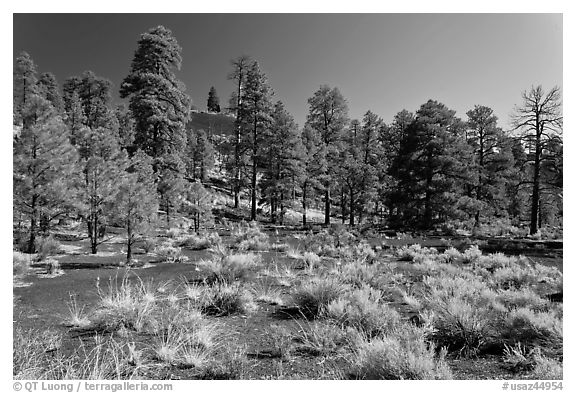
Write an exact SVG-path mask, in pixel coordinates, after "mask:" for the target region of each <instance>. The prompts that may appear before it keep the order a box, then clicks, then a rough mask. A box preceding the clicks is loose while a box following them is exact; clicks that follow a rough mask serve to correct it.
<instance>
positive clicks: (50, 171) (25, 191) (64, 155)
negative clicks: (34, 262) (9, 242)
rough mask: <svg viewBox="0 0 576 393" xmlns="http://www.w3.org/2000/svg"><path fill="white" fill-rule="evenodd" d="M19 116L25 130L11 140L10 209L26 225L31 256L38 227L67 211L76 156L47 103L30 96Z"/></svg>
mask: <svg viewBox="0 0 576 393" xmlns="http://www.w3.org/2000/svg"><path fill="white" fill-rule="evenodd" d="M19 116H20V117H21V118H22V119H25V122H26V124H27V127H25V128H23V129H22V132H21V133H20V135H19V136H18V138H15V139H14V190H13V198H14V209H15V210H16V211H18V212H19V213H21V214H23V215H24V216H25V217H27V219H28V221H29V238H28V239H29V240H28V252H34V248H35V238H36V234H37V232H38V230H39V226H40V225H41V224H42V226H44V229H47V227H49V225H50V222H51V221H52V220H54V219H56V218H58V217H60V216H62V215H63V214H66V213H68V212H69V211H70V205H71V200H70V184H69V180H70V178H71V177H72V174H73V173H74V166H73V163H74V162H75V160H76V158H75V157H76V156H75V150H74V149H73V147H72V146H71V145H70V142H69V138H68V130H67V127H66V125H65V124H64V123H63V122H62V119H61V118H60V117H59V116H57V115H56V113H55V111H54V108H53V107H52V106H51V105H50V103H49V102H48V101H47V100H45V99H44V98H42V97H40V96H38V95H30V96H29V97H28V98H27V99H26V105H25V107H24V108H22V111H21V113H20V115H19Z"/></svg>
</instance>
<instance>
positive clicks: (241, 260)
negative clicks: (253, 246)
mask: <svg viewBox="0 0 576 393" xmlns="http://www.w3.org/2000/svg"><path fill="white" fill-rule="evenodd" d="M260 260H261V257H260V255H256V254H252V253H248V254H230V255H223V256H222V255H215V256H214V258H213V259H210V260H207V261H201V262H200V264H199V265H200V266H201V267H202V268H203V269H205V270H206V271H207V272H208V277H207V278H206V282H207V283H209V284H213V283H220V284H224V283H226V284H232V283H234V282H235V281H243V280H247V279H248V278H249V277H251V276H252V274H253V273H254V269H255V268H256V267H257V266H258V264H259V262H260Z"/></svg>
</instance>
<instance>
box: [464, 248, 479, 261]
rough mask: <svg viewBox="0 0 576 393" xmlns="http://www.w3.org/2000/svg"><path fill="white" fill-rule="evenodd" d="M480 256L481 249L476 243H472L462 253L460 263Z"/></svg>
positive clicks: (475, 259)
mask: <svg viewBox="0 0 576 393" xmlns="http://www.w3.org/2000/svg"><path fill="white" fill-rule="evenodd" d="M481 256H482V251H480V249H479V248H478V246H477V245H473V246H471V247H470V248H468V249H467V250H466V251H464V252H463V253H462V263H473V262H476V261H477V260H478V259H480V257H481Z"/></svg>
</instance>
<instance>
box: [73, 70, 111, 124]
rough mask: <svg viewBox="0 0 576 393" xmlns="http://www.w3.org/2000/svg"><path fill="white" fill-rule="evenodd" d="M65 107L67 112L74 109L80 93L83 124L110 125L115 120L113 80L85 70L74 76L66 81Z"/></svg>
mask: <svg viewBox="0 0 576 393" xmlns="http://www.w3.org/2000/svg"><path fill="white" fill-rule="evenodd" d="M63 90H64V108H65V110H66V113H67V114H68V115H70V112H71V111H73V110H74V107H75V106H76V105H77V104H76V102H75V98H74V96H75V93H76V94H77V95H78V99H79V100H80V105H81V107H82V119H83V125H85V126H86V127H88V128H91V129H93V130H94V129H96V128H98V127H110V125H111V122H112V121H115V118H114V114H113V113H112V111H110V108H109V107H110V103H111V101H112V93H111V92H112V82H110V81H109V80H108V79H106V78H102V77H99V76H97V75H96V74H94V72H92V71H85V72H84V73H82V75H81V76H80V77H77V76H73V77H70V78H68V79H66V81H64V87H63Z"/></svg>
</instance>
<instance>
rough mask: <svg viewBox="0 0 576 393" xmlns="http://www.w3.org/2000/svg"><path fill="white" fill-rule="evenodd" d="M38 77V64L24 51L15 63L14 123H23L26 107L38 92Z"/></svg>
mask: <svg viewBox="0 0 576 393" xmlns="http://www.w3.org/2000/svg"><path fill="white" fill-rule="evenodd" d="M37 82H38V78H37V71H36V65H35V64H34V61H33V60H32V58H31V57H30V55H29V54H28V53H26V52H22V53H21V54H20V56H18V57H17V58H16V64H15V65H14V83H13V112H14V125H22V126H23V127H26V126H27V125H26V124H23V123H24V121H23V112H24V108H25V107H26V105H27V104H28V101H29V99H30V98H31V97H32V96H34V95H36V94H38V85H37Z"/></svg>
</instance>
